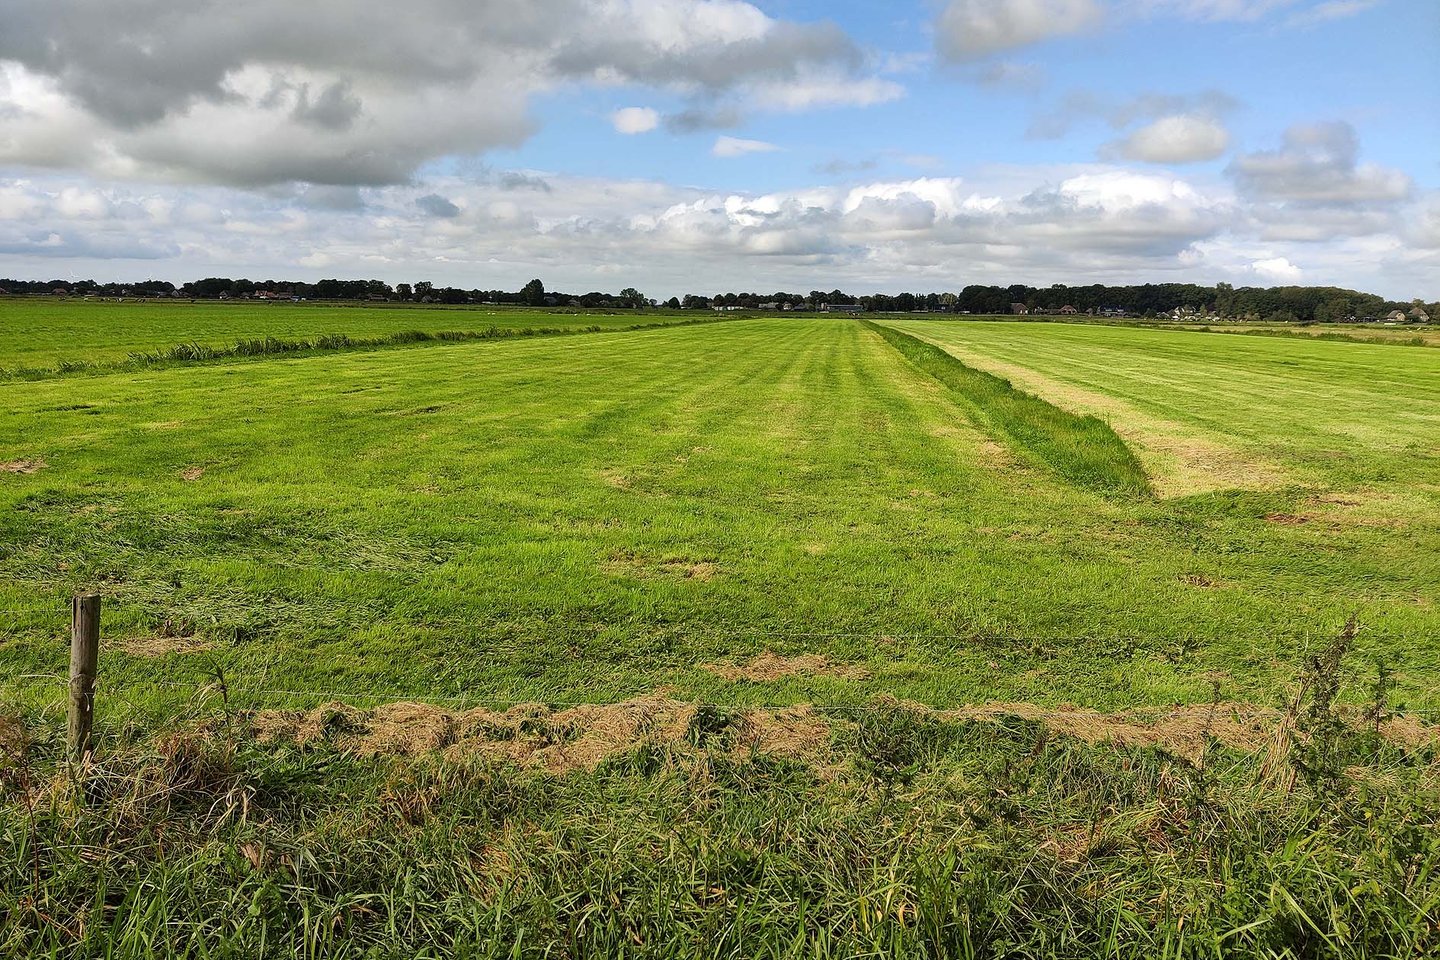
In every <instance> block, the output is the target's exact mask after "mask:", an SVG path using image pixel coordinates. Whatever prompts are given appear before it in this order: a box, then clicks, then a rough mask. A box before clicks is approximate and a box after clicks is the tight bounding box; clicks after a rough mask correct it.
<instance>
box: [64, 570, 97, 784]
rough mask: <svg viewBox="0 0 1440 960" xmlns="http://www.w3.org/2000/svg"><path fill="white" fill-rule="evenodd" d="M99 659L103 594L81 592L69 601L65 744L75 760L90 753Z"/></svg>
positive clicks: (78, 760)
mask: <svg viewBox="0 0 1440 960" xmlns="http://www.w3.org/2000/svg"><path fill="white" fill-rule="evenodd" d="M99 659H100V595H99V594H97V593H87V594H81V595H79V596H77V597H75V599H74V600H72V601H71V602H70V725H69V729H68V731H67V733H68V735H67V737H66V746H67V747H68V749H69V753H70V759H71V760H72V761H75V762H81V761H83V760H84V759H85V756H86V754H88V753H89V752H90V729H91V727H92V726H93V725H94V722H95V675H96V670H97V667H98V661H99Z"/></svg>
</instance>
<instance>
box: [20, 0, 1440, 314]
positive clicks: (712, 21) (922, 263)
mask: <svg viewBox="0 0 1440 960" xmlns="http://www.w3.org/2000/svg"><path fill="white" fill-rule="evenodd" d="M1437 51H1440V2H1437V0H894V2H880V0H867V2H845V0H830V2H819V0H753V2H742V0H526V2H523V3H521V2H515V0H406V2H405V3H403V4H402V3H397V2H393V0H302V2H299V3H297V2H295V0H246V2H243V3H238V2H232V0H0V276H10V277H14V278H20V279H46V280H48V279H79V278H87V277H93V278H95V279H101V280H109V279H116V280H124V281H135V280H142V279H150V278H157V279H169V280H174V281H176V282H180V281H183V280H189V279H196V278H199V277H203V276H228V277H236V278H238V277H249V278H250V279H254V280H259V279H279V280H315V279H319V278H321V277H341V278H378V279H383V280H386V281H388V282H391V283H398V282H412V283H413V282H415V281H419V280H429V281H431V282H433V283H436V284H437V285H453V286H459V287H463V288H466V289H471V288H481V289H492V288H503V289H518V288H519V287H520V286H521V285H522V284H523V283H524V282H525V281H527V280H529V279H530V278H532V277H539V278H541V279H542V280H544V282H545V283H546V285H547V287H549V288H551V289H562V290H566V291H570V292H584V291H589V290H605V291H613V290H618V289H620V288H622V287H627V286H635V287H638V288H639V289H641V290H642V291H644V292H645V293H646V294H648V295H650V296H654V297H668V296H671V295H683V294H685V293H700V294H713V293H717V292H722V291H730V290H735V291H741V290H748V291H758V292H773V291H776V290H787V291H799V292H807V291H809V290H812V289H824V290H830V289H834V288H837V287H839V288H842V289H845V290H847V291H850V292H853V293H871V292H890V293H898V292H901V291H906V290H908V291H912V292H929V291H946V290H959V289H960V288H961V287H963V286H965V285H967V284H972V283H1002V284H1009V283H1027V284H1032V285H1036V286H1048V285H1050V284H1054V283H1065V284H1071V285H1076V284H1087V283H1143V282H1156V283H1159V282H1194V283H1203V284H1214V283H1217V282H1227V283H1232V284H1235V285H1236V286H1244V285H1252V286H1272V285H1279V284H1291V283H1297V284H1323V285H1338V286H1345V287H1352V288H1356V289H1361V290H1366V291H1370V292H1374V293H1380V294H1383V295H1385V296H1387V297H1390V298H1392V299H1401V300H1409V299H1411V298H1415V297H1419V298H1423V299H1425V300H1427V301H1433V300H1436V299H1440V56H1437Z"/></svg>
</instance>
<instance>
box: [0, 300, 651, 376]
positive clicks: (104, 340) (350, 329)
mask: <svg viewBox="0 0 1440 960" xmlns="http://www.w3.org/2000/svg"><path fill="white" fill-rule="evenodd" d="M670 316H671V315H670V314H668V312H664V311H649V312H646V313H640V314H637V313H634V312H631V311H604V310H596V311H585V310H578V309H577V310H576V311H574V312H556V311H551V310H533V309H529V308H525V307H469V306H459V307H449V306H438V305H435V306H432V305H429V304H425V305H420V304H414V305H410V304H406V305H400V304H378V305H377V304H335V303H321V302H316V303H291V302H288V301H280V302H273V303H265V302H261V301H247V302H238V301H237V302H234V303H221V302H219V301H202V302H199V303H191V302H188V301H167V300H126V301H124V302H122V303H115V302H113V301H106V300H99V299H97V300H91V301H86V300H63V299H55V298H49V297H43V298H19V297H0V370H6V369H9V370H15V369H32V370H52V369H54V368H56V367H57V366H59V365H61V364H63V363H66V362H70V363H99V364H104V363H116V362H120V361H123V360H125V359H126V358H127V357H128V356H129V355H130V354H132V353H145V352H151V351H156V350H165V349H168V348H169V347H172V346H175V345H176V344H184V343H199V344H202V345H205V346H210V347H227V346H231V345H233V344H234V343H235V342H237V341H239V340H258V339H263V338H265V337H272V338H277V339H290V340H294V339H303V338H314V337H319V336H324V335H327V334H330V335H335V334H340V335H344V336H348V337H352V338H356V339H359V338H378V337H386V336H393V335H395V334H400V333H405V332H408V331H411V330H419V331H422V332H425V333H438V332H440V331H444V330H462V331H479V330H486V329H488V328H490V327H498V328H500V329H502V330H518V329H523V328H525V327H548V328H568V329H577V330H578V329H581V328H584V327H589V326H599V327H606V328H610V327H617V328H618V327H627V326H630V325H632V324H636V323H645V322H654V321H657V320H661V319H664V318H668V317H670Z"/></svg>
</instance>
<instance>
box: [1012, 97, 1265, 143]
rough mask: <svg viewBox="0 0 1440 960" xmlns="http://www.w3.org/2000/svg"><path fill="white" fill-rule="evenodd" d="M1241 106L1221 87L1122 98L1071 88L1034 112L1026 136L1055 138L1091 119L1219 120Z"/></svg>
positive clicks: (1119, 122)
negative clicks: (1042, 110) (1181, 117)
mask: <svg viewBox="0 0 1440 960" xmlns="http://www.w3.org/2000/svg"><path fill="white" fill-rule="evenodd" d="M1241 106H1243V104H1242V103H1241V102H1240V101H1239V100H1237V99H1236V98H1235V97H1232V96H1231V95H1230V94H1228V93H1225V92H1224V91H1221V90H1203V91H1201V92H1199V93H1193V94H1177V93H1154V92H1150V93H1142V94H1140V95H1139V96H1137V97H1133V98H1131V99H1129V100H1122V101H1115V100H1112V99H1109V98H1107V97H1104V96H1101V95H1100V94H1097V93H1094V92H1092V91H1089V90H1072V91H1070V92H1069V93H1067V94H1066V95H1065V96H1064V98H1063V99H1062V100H1061V101H1060V102H1059V103H1058V104H1056V105H1055V107H1054V108H1053V109H1051V110H1050V111H1048V112H1046V113H1042V114H1039V115H1037V116H1036V117H1035V118H1034V119H1033V120H1032V121H1031V123H1030V128H1029V130H1028V131H1027V132H1026V135H1027V136H1029V137H1030V138H1032V139H1037V140H1058V139H1060V138H1061V137H1064V136H1066V135H1067V134H1069V133H1070V131H1071V130H1072V129H1073V128H1074V127H1075V125H1076V124H1078V123H1085V122H1089V121H1094V120H1103V121H1104V122H1106V123H1108V124H1109V125H1110V126H1111V127H1114V128H1115V129H1117V130H1119V129H1122V128H1124V127H1128V126H1130V125H1131V124H1134V123H1139V122H1141V121H1149V120H1158V119H1160V118H1161V117H1165V116H1179V115H1186V116H1193V117H1200V118H1205V119H1209V120H1220V119H1222V118H1224V117H1226V116H1229V115H1230V114H1231V113H1233V112H1235V111H1236V110H1238V109H1240V107H1241Z"/></svg>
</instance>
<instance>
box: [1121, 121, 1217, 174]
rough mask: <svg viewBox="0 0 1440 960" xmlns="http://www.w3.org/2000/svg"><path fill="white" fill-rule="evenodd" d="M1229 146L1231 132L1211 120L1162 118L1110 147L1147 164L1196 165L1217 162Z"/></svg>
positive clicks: (1131, 158)
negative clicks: (1204, 161) (1201, 162)
mask: <svg viewBox="0 0 1440 960" xmlns="http://www.w3.org/2000/svg"><path fill="white" fill-rule="evenodd" d="M1229 146H1230V133H1229V131H1227V130H1226V129H1225V127H1224V125H1223V124H1221V123H1220V121H1218V120H1215V119H1212V118H1210V117H1202V116H1192V115H1185V114H1181V115H1177V116H1168V117H1161V118H1159V119H1158V120H1155V121H1153V122H1152V123H1148V124H1146V125H1145V126H1143V127H1141V128H1140V129H1138V130H1136V131H1135V132H1134V133H1131V134H1130V135H1129V136H1128V137H1125V138H1124V139H1122V140H1119V141H1117V142H1116V143H1114V144H1112V145H1111V149H1113V150H1114V151H1115V152H1116V153H1117V154H1119V155H1120V156H1122V157H1124V158H1125V159H1127V160H1139V161H1142V162H1144V163H1195V162H1198V161H1201V160H1214V159H1215V158H1216V157H1218V156H1220V155H1221V154H1223V153H1224V152H1225V151H1226V150H1227V149H1228V148H1229Z"/></svg>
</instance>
